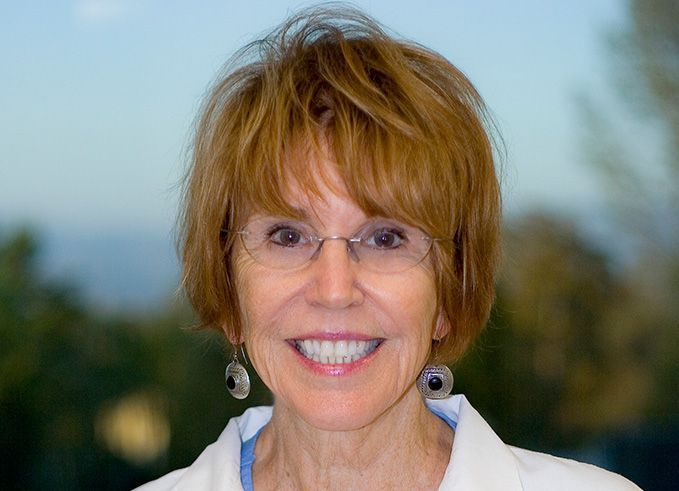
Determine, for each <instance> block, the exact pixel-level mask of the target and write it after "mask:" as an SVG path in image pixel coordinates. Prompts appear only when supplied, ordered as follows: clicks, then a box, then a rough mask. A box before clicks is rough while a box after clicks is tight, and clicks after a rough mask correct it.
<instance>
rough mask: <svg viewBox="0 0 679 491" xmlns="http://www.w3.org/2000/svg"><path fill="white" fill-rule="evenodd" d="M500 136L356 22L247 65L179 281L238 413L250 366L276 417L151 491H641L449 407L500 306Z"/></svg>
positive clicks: (225, 83) (438, 66) (212, 127)
mask: <svg viewBox="0 0 679 491" xmlns="http://www.w3.org/2000/svg"><path fill="white" fill-rule="evenodd" d="M486 121H487V118H486V117H485V110H484V106H483V103H482V101H481V99H480V97H479V95H478V94H477V93H476V91H475V89H474V88H473V87H472V85H471V84H470V82H469V81H468V80H467V79H466V78H465V77H464V76H463V75H462V73H461V72H460V71H458V70H457V69H456V68H455V67H453V66H452V65H451V64H450V63H449V62H448V61H446V60H445V59H443V58H442V57H441V56H440V55H438V54H436V53H434V52H432V51H429V50H427V49H425V48H423V47H421V46H418V45H416V44H412V43H407V42H403V41H400V40H395V39H393V38H391V37H389V36H387V35H386V34H385V33H384V32H383V31H382V30H381V28H380V27H379V26H378V25H377V24H376V23H375V22H374V21H372V20H371V19H369V18H367V17H366V16H364V15H362V14H361V13H359V12H357V11H354V10H339V11H338V10H323V9H312V10H308V11H305V12H303V13H301V14H300V15H298V16H296V17H294V18H292V19H291V20H289V21H288V22H286V23H285V24H284V25H283V26H282V27H280V28H278V29H277V30H276V31H274V32H273V33H272V34H271V35H269V36H268V37H266V38H265V39H264V40H262V41H260V42H257V43H254V44H252V45H250V46H248V47H246V48H245V49H244V50H243V51H242V52H241V53H239V54H238V55H237V57H236V58H235V61H234V62H233V64H232V65H231V68H229V69H228V71H227V73H226V75H224V76H223V77H222V78H221V79H220V80H219V81H218V82H217V83H216V85H215V86H214V88H213V89H212V92H211V93H210V95H209V97H208V98H207V101H206V103H205V106H204V110H203V114H202V118H201V119H200V121H199V124H198V131H197V137H196V141H195V148H194V160H193V165H192V169H191V172H190V176H189V179H188V184H187V188H186V195H185V206H184V209H183V210H184V213H183V217H182V218H183V221H182V229H181V230H182V234H183V235H182V238H183V242H182V254H183V266H184V276H183V279H184V287H185V289H186V292H187V293H188V296H189V298H190V300H191V302H192V304H193V305H194V307H195V309H196V310H197V312H198V314H199V315H200V318H201V320H202V322H203V324H204V325H205V326H213V327H217V328H220V329H222V330H223V331H224V334H225V335H226V338H227V339H228V340H229V342H230V343H231V344H233V346H234V359H233V361H232V362H231V364H230V365H229V366H228V368H227V373H226V375H227V378H226V383H227V387H228V389H229V391H230V392H231V393H232V394H233V395H234V396H236V397H238V398H242V397H245V396H246V395H247V392H248V390H249V382H248V376H247V370H246V368H245V367H244V366H243V364H242V363H241V362H243V359H242V358H243V357H244V354H245V350H247V352H248V354H249V359H250V363H251V366H252V367H254V369H255V370H256V371H257V373H258V374H259V375H260V377H261V379H262V380H263V381H264V383H265V384H266V385H267V386H268V387H269V388H270V389H271V391H272V392H273V394H274V398H275V402H274V405H273V408H252V409H250V410H248V411H246V412H245V413H244V414H243V415H242V416H241V417H239V418H235V419H234V420H232V421H230V422H229V424H228V426H227V427H226V429H225V430H224V432H223V433H222V435H221V436H220V438H219V440H218V441H217V442H215V443H214V444H213V445H211V446H209V447H208V448H207V449H206V450H205V451H204V452H203V453H202V454H201V455H200V456H199V457H198V459H197V460H196V461H195V462H194V464H192V465H191V466H190V467H188V468H186V469H181V470H178V471H175V472H173V473H171V474H168V475H167V476H165V477H163V478H161V479H159V480H158V481H155V482H153V483H149V484H148V485H146V486H145V487H143V489H145V490H156V489H246V490H248V489H255V490H264V489H423V490H425V489H459V490H463V489H464V490H469V489H502V490H512V489H597V490H600V489H637V488H636V486H634V485H633V484H632V483H630V482H629V481H627V480H625V479H624V478H622V477H620V476H617V475H615V474H611V473H608V472H606V471H603V470H600V469H597V468H594V467H592V466H588V465H585V464H579V463H575V462H572V461H566V460H562V459H558V458H554V457H550V456H547V455H543V454H537V453H533V452H529V451H526V450H520V449H516V448H512V447H508V446H506V445H505V444H504V443H502V442H501V441H500V440H499V439H498V437H497V436H496V435H495V434H494V433H493V432H492V430H491V429H490V428H489V427H488V426H487V424H486V423H485V422H484V421H483V419H481V417H480V416H479V415H478V413H476V411H475V410H474V409H473V408H472V407H471V406H470V405H469V403H468V402H467V401H466V399H465V398H464V397H463V396H454V397H448V395H449V392H450V390H451V387H452V374H451V373H450V370H449V369H448V368H447V367H446V366H445V365H444V363H450V362H454V361H455V360H457V359H458V358H459V357H460V356H461V355H462V353H463V352H464V351H465V349H466V348H467V346H468V345H469V343H470V342H471V341H472V340H473V339H474V337H475V336H476V335H477V334H478V333H479V331H480V330H481V329H482V327H483V325H484V324H485V322H486V320H487V318H488V315H489V310H490V307H491V303H492V300H493V296H494V291H493V279H494V274H495V269H496V264H497V257H498V233H499V222H500V197H499V189H498V181H497V177H496V173H495V167H494V163H493V148H492V144H491V139H490V137H489V134H488V131H487V125H486ZM241 353H242V354H241Z"/></svg>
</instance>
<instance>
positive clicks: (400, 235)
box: [364, 227, 407, 250]
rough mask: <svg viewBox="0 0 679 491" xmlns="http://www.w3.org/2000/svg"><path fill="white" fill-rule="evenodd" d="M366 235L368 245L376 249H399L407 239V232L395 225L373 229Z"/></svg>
mask: <svg viewBox="0 0 679 491" xmlns="http://www.w3.org/2000/svg"><path fill="white" fill-rule="evenodd" d="M366 235H367V237H366V238H365V239H364V240H365V242H366V245H368V246H369V247H372V248H374V249H385V250H389V249H397V248H399V247H401V246H403V245H404V243H405V242H406V241H407V237H406V234H405V232H404V231H403V230H400V229H398V228H395V227H380V228H377V229H372V230H370V231H369V232H368V233H367V234H366Z"/></svg>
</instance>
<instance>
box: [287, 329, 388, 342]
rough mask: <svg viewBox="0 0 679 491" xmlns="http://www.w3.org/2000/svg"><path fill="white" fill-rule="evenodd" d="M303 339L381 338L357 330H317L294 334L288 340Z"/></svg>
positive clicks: (360, 339)
mask: <svg viewBox="0 0 679 491" xmlns="http://www.w3.org/2000/svg"><path fill="white" fill-rule="evenodd" d="M305 339H318V340H320V341H325V340H327V341H339V340H340V339H346V340H352V339H354V340H356V341H370V340H373V339H381V338H380V337H379V336H370V335H368V334H363V333H359V332H351V331H335V332H327V331H317V332H311V333H306V334H303V335H301V336H296V337H293V338H290V341H304V340H305Z"/></svg>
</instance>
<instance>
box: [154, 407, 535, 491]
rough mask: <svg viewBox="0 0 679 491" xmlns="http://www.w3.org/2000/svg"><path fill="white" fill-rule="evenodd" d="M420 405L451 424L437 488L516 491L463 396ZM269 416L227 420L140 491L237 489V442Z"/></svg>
mask: <svg viewBox="0 0 679 491" xmlns="http://www.w3.org/2000/svg"><path fill="white" fill-rule="evenodd" d="M426 402H427V405H428V406H429V407H430V408H431V409H432V410H434V411H435V412H439V413H443V414H445V415H446V416H447V417H449V418H450V419H451V420H453V421H456V422H457V428H456V430H455V440H454V443H453V449H452V452H451V462H452V463H453V464H452V465H449V466H448V469H447V470H446V473H445V475H444V477H443V480H442V481H441V485H440V487H439V489H440V490H450V491H458V490H459V491H462V490H464V491H474V490H487V489H502V490H506V491H514V490H517V491H518V490H521V489H522V486H521V480H520V479H519V473H518V469H517V465H516V460H515V457H514V455H513V453H512V451H511V450H510V448H509V447H507V446H506V445H505V444H504V443H503V442H502V441H501V440H500V438H499V437H498V436H497V435H496V434H495V432H493V430H492V429H491V428H490V426H488V424H487V423H486V422H485V421H484V420H483V418H482V417H481V416H480V415H479V413H478V412H477V411H476V410H475V409H474V408H473V407H472V406H471V404H469V402H468V401H467V399H466V398H465V397H464V396H463V395H455V396H452V397H450V398H448V399H442V400H437V401H433V400H427V401H426ZM271 413H272V408H271V407H267V406H259V407H253V408H250V409H248V410H247V411H245V412H244V413H243V415H242V416H239V417H237V418H233V419H231V420H230V421H229V424H228V425H227V426H226V428H225V429H224V431H223V432H222V434H221V435H220V436H219V438H218V439H217V441H216V442H214V443H213V444H212V445H209V446H208V447H207V448H206V449H205V450H204V451H203V452H202V453H201V454H200V455H199V456H198V458H197V459H196V460H195V462H194V463H193V464H192V465H191V466H190V467H187V468H185V469H180V470H177V471H174V472H172V473H170V474H168V475H167V476H165V477H164V478H161V479H160V480H158V481H154V482H153V483H149V484H148V485H147V486H148V487H144V490H145V491H153V490H159V489H175V490H179V489H182V490H186V489H201V490H215V491H216V490H242V489H243V488H242V486H241V482H240V448H241V443H242V442H243V441H246V440H248V439H250V438H251V437H252V436H254V435H255V434H256V433H257V431H259V430H260V429H261V428H262V427H263V426H264V425H266V424H267V423H268V422H269V420H270V419H271ZM154 484H157V486H154Z"/></svg>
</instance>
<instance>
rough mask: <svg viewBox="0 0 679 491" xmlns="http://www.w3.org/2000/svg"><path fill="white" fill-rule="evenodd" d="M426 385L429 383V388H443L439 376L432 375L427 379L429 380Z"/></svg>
mask: <svg viewBox="0 0 679 491" xmlns="http://www.w3.org/2000/svg"><path fill="white" fill-rule="evenodd" d="M427 385H429V388H430V389H431V390H441V388H443V380H441V379H440V378H439V377H437V376H436V375H434V376H433V377H431V378H430V379H429V382H427Z"/></svg>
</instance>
